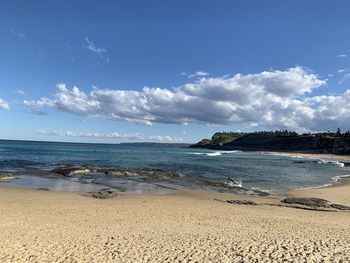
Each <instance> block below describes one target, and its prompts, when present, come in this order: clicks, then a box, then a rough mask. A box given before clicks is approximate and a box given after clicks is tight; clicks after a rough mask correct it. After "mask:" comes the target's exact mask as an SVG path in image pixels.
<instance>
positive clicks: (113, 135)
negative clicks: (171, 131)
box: [38, 130, 183, 143]
mask: <svg viewBox="0 0 350 263" xmlns="http://www.w3.org/2000/svg"><path fill="white" fill-rule="evenodd" d="M38 133H39V134H42V135H49V136H59V137H77V138H93V139H112V140H133V141H152V142H172V143H181V142H183V139H182V138H177V137H172V136H168V135H144V134H141V133H124V134H120V133H118V132H110V133H99V132H74V131H56V130H55V131H38Z"/></svg>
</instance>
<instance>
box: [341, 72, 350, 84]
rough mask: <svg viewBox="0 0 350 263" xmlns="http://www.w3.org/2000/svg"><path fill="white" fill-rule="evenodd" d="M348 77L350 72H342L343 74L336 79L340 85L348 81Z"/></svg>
mask: <svg viewBox="0 0 350 263" xmlns="http://www.w3.org/2000/svg"><path fill="white" fill-rule="evenodd" d="M349 79H350V73H346V74H344V76H343V77H342V78H341V79H340V80H339V81H338V83H339V84H340V85H342V84H344V82H346V81H348V80H349Z"/></svg>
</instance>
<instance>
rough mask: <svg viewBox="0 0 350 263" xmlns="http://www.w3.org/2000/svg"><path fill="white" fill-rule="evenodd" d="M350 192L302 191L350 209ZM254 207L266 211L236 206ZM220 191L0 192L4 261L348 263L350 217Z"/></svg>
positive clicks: (349, 189)
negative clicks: (120, 193)
mask: <svg viewBox="0 0 350 263" xmlns="http://www.w3.org/2000/svg"><path fill="white" fill-rule="evenodd" d="M349 193H350V184H349V183H346V184H344V185H341V186H334V187H329V188H322V189H314V190H301V191H293V192H291V193H289V195H292V196H315V197H324V198H326V199H329V200H331V201H332V202H336V203H340V204H344V205H350V195H349ZM230 199H249V200H253V201H255V202H257V203H258V204H259V205H256V206H248V205H235V204H229V203H227V202H225V201H226V200H230ZM266 204H279V199H278V198H276V197H273V198H261V197H244V196H234V195H231V194H218V193H214V192H201V191H196V192H179V193H176V194H172V195H125V196H117V197H115V198H112V199H105V200H100V199H94V198H90V197H85V196H82V195H80V194H79V193H67V192H46V191H39V190H28V189H16V188H0V222H1V224H0V250H1V253H0V262H349V261H350V213H349V212H345V211H339V212H320V211H308V210H302V209H295V208H286V207H278V206H271V205H266Z"/></svg>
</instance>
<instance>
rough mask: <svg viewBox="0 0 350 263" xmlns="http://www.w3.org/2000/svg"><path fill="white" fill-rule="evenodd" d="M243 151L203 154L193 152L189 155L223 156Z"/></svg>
mask: <svg viewBox="0 0 350 263" xmlns="http://www.w3.org/2000/svg"><path fill="white" fill-rule="evenodd" d="M238 152H241V151H238V150H234V151H217V152H210V153H203V152H191V153H188V154H195V155H206V156H221V155H222V154H230V153H238Z"/></svg>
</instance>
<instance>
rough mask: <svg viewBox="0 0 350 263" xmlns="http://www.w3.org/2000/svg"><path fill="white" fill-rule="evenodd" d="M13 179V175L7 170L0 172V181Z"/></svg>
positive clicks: (6, 181) (7, 181) (5, 181)
mask: <svg viewBox="0 0 350 263" xmlns="http://www.w3.org/2000/svg"><path fill="white" fill-rule="evenodd" d="M13 180H15V177H14V176H13V174H12V173H9V172H0V183H9V182H12V181H13Z"/></svg>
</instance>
